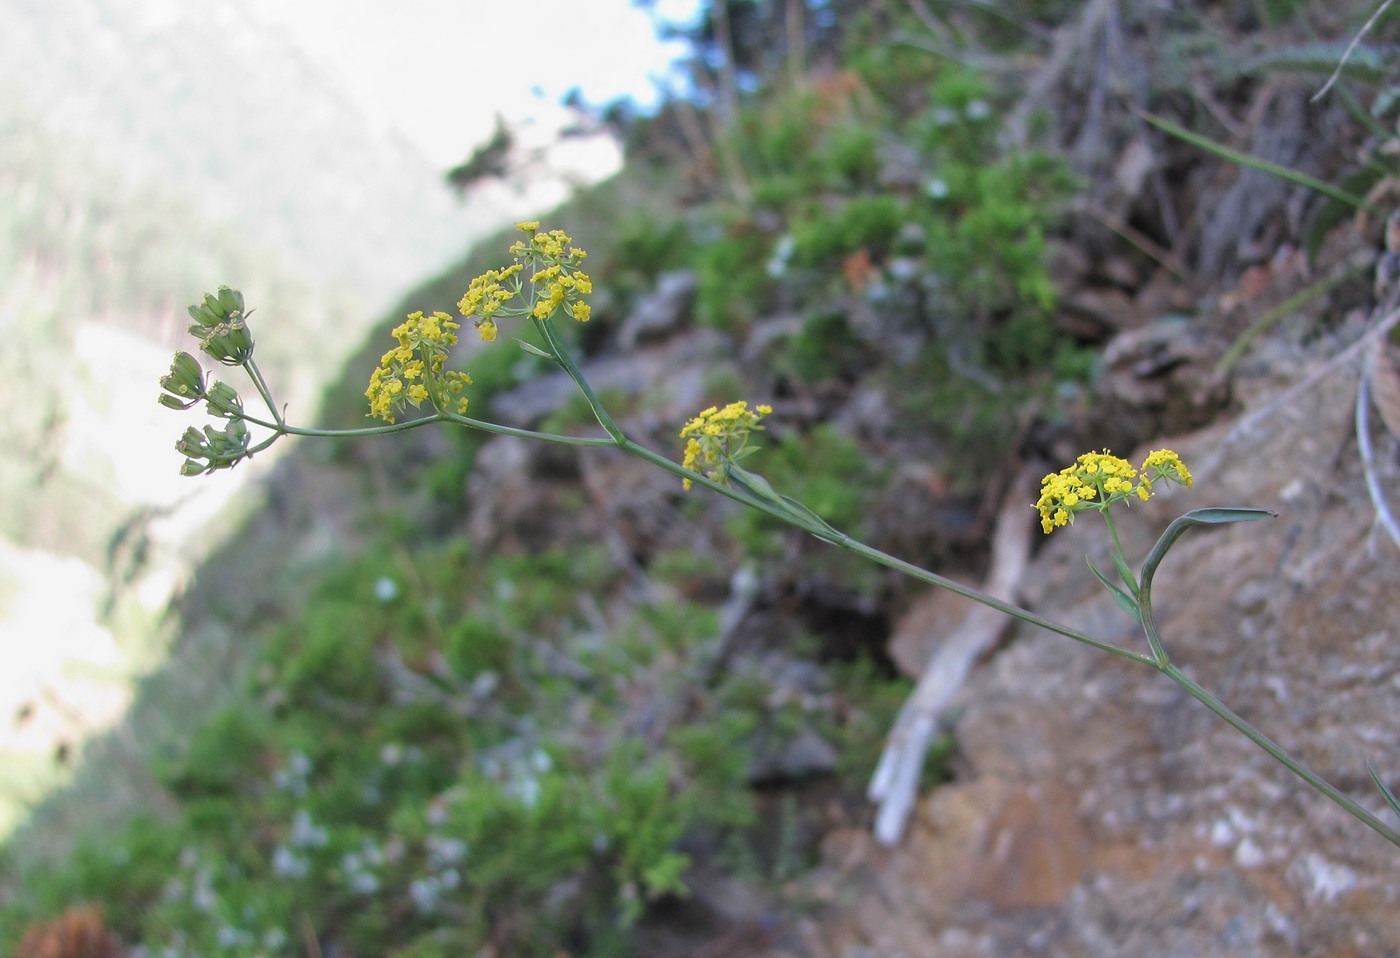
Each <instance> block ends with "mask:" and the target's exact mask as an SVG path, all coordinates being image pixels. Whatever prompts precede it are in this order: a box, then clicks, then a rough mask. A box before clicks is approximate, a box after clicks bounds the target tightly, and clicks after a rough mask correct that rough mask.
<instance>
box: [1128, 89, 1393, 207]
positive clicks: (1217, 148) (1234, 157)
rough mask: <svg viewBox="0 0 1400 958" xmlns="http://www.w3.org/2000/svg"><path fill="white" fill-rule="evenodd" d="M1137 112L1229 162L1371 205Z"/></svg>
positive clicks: (1337, 197) (1354, 204)
mask: <svg viewBox="0 0 1400 958" xmlns="http://www.w3.org/2000/svg"><path fill="white" fill-rule="evenodd" d="M1138 112H1139V115H1140V116H1142V118H1143V119H1144V120H1146V121H1147V122H1148V123H1151V124H1152V125H1153V126H1155V127H1157V128H1158V129H1159V130H1162V131H1163V132H1165V133H1168V134H1170V135H1171V136H1174V137H1177V138H1178V139H1181V140H1185V141H1186V142H1187V143H1190V144H1192V145H1193V146H1198V147H1200V148H1201V149H1203V150H1205V151H1207V152H1209V153H1214V154H1215V155H1216V156H1219V157H1221V158H1222V159H1226V160H1229V161H1230V162H1231V163H1238V164H1239V165H1240V166H1246V167H1249V168H1251V169H1255V170H1259V171H1260V172H1263V173H1270V174H1272V175H1274V176H1278V177H1281V178H1283V179H1285V180H1287V181H1289V182H1290V183H1296V184H1298V185H1299V186H1305V187H1307V188H1308V189H1312V190H1316V191H1317V192H1319V193H1321V194H1323V195H1324V196H1330V197H1332V199H1334V200H1337V201H1338V202H1340V203H1346V204H1348V205H1349V206H1351V207H1353V208H1355V209H1370V208H1371V204H1370V203H1367V202H1366V201H1365V200H1364V199H1361V198H1360V197H1357V196H1352V195H1351V194H1349V193H1347V192H1346V191H1344V190H1340V189H1338V188H1337V187H1335V186H1333V185H1332V184H1331V183H1327V182H1325V181H1323V180H1319V179H1318V178H1317V177H1315V176H1309V175H1308V174H1307V173H1303V172H1301V171H1299V170H1293V169H1289V168H1288V167H1286V166H1279V165H1278V164H1277V163H1270V162H1269V161H1268V160H1261V159H1260V158H1259V157H1257V156H1250V155H1249V154H1248V153H1241V152H1240V151H1239V150H1232V149H1230V148H1229V147H1228V146H1225V145H1223V144H1221V143H1217V142H1215V141H1214V140H1212V139H1210V138H1208V137H1204V136H1201V135H1200V134H1199V133H1192V132H1191V131H1190V130H1188V129H1186V128H1185V127H1182V126H1178V125H1177V124H1175V123H1173V122H1172V121H1171V120H1168V119H1166V118H1165V117H1160V116H1156V115H1155V114H1152V113H1148V112H1146V111H1138Z"/></svg>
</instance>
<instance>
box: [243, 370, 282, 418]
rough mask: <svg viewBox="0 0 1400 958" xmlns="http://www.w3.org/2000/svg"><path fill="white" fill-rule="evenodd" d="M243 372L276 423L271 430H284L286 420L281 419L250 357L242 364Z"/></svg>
mask: <svg viewBox="0 0 1400 958" xmlns="http://www.w3.org/2000/svg"><path fill="white" fill-rule="evenodd" d="M243 371H244V372H246V373H247V374H248V378H249V379H251V380H252V381H253V386H254V388H256V389H257V391H258V395H259V396H262V400H263V402H265V403H266V404H267V408H268V411H270V412H271V413H272V418H273V419H274V420H275V421H276V423H277V425H276V426H274V427H273V428H275V429H282V428H284V427H285V426H286V425H287V423H286V420H284V419H283V418H282V413H281V412H279V411H278V409H277V403H276V402H274V401H273V398H272V390H271V389H270V388H269V387H268V385H267V380H265V379H263V374H262V370H260V369H258V364H257V363H256V362H254V361H253V358H252V357H251V356H250V357H248V361H247V362H246V363H244V364H243Z"/></svg>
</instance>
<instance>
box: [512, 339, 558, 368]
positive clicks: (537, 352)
mask: <svg viewBox="0 0 1400 958" xmlns="http://www.w3.org/2000/svg"><path fill="white" fill-rule="evenodd" d="M516 342H517V343H519V344H520V348H521V349H523V350H525V352H527V353H529V354H530V355H531V356H538V357H540V358H541V359H548V360H549V361H550V362H552V363H553V362H558V360H557V359H555V358H554V355H553V354H552V353H547V352H545V351H544V350H543V349H540V347H538V346H535V345H533V344H531V343H527V342H525V340H523V339H517V340H516Z"/></svg>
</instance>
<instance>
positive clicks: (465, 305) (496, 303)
mask: <svg viewBox="0 0 1400 958" xmlns="http://www.w3.org/2000/svg"><path fill="white" fill-rule="evenodd" d="M523 268H524V267H522V266H521V265H520V264H519V263H514V264H512V265H510V266H507V267H506V268H505V269H488V270H487V271H486V272H484V273H482V274H481V275H480V276H478V277H477V278H476V279H474V280H472V281H471V283H470V285H468V286H467V291H466V293H464V294H463V295H462V298H461V300H460V301H458V303H457V309H458V310H460V311H461V313H462V315H463V316H464V317H466V318H467V319H471V318H472V317H473V316H475V317H477V320H476V329H477V332H479V333H480V334H481V338H482V339H484V340H485V341H486V342H488V343H489V342H491V341H493V340H494V339H495V338H496V323H495V321H494V320H492V319H491V317H492V316H494V315H495V314H496V313H497V312H499V311H500V309H501V307H502V306H504V305H505V304H506V303H508V302H509V301H510V300H511V299H513V298H514V297H516V296H518V295H519V294H520V279H519V278H518V276H519V273H520V271H521V269H523ZM507 283H509V284H510V285H505V284H507Z"/></svg>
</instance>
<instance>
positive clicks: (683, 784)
mask: <svg viewBox="0 0 1400 958" xmlns="http://www.w3.org/2000/svg"><path fill="white" fill-rule="evenodd" d="M389 555H398V556H400V557H403V558H406V559H407V563H408V567H410V568H411V569H412V570H414V571H413V574H412V575H405V574H403V573H402V572H401V571H400V570H401V569H402V568H404V563H403V562H402V561H400V562H394V561H391V560H388V559H386V556H389ZM674 574H675V575H677V576H682V577H684V576H689V575H690V574H692V573H691V571H690V570H688V569H686V568H677V569H676V570H675V573H674ZM618 577H619V573H618V571H617V570H616V569H615V568H614V567H613V566H612V565H611V563H609V562H608V561H607V560H606V557H605V556H604V555H603V554H602V553H600V552H598V551H596V550H591V549H582V550H570V551H568V552H565V551H555V552H546V553H544V554H538V555H524V554H508V553H507V554H498V555H493V556H482V555H477V554H476V553H475V552H474V550H472V549H471V548H470V547H469V546H468V545H467V544H465V543H464V542H462V541H460V540H449V541H446V542H443V543H440V544H439V545H436V546H433V547H430V548H422V549H417V550H414V549H410V548H409V547H408V546H406V545H404V544H401V543H399V544H395V543H393V542H389V541H383V542H379V543H374V544H372V545H371V547H370V548H368V549H366V550H365V551H364V553H363V554H362V555H361V556H359V557H357V558H351V559H347V560H344V561H342V562H339V563H337V564H335V565H334V566H333V567H331V568H328V569H326V570H325V573H324V575H323V576H322V577H321V584H320V585H319V587H318V588H317V589H316V590H315V593H314V594H313V595H311V596H309V597H307V601H306V602H305V606H304V608H303V610H302V611H301V612H300V614H298V615H296V616H294V617H293V618H291V619H290V620H288V621H286V622H285V623H282V624H280V625H276V626H273V627H271V629H270V634H269V635H268V636H266V638H259V637H256V636H254V637H252V638H253V639H254V640H255V641H257V642H258V643H259V645H260V647H261V649H262V651H261V652H260V653H259V654H258V655H257V656H256V660H255V661H254V663H253V665H252V668H251V669H250V674H251V676H252V678H251V679H250V681H249V684H248V687H247V688H246V690H245V693H244V695H243V696H242V699H241V700H240V701H239V702H237V703H236V704H235V705H233V706H231V707H228V708H226V709H224V710H223V711H221V712H219V713H218V714H216V715H214V716H213V717H212V718H210V719H209V720H208V721H206V722H205V723H203V724H202V725H201V726H199V727H197V728H195V729H193V730H192V731H190V732H188V733H187V734H183V735H181V736H178V737H176V736H172V737H170V739H169V740H168V741H166V742H164V743H163V745H162V747H161V749H160V752H159V754H160V758H158V760H157V761H156V771H157V774H158V776H159V778H160V780H161V782H162V784H163V785H164V787H165V789H166V790H167V792H168V793H169V794H170V795H171V796H173V797H174V798H175V799H176V801H177V809H178V810H177V811H176V812H175V814H174V816H173V818H170V819H156V818H150V817H142V818H140V819H136V820H133V821H132V822H131V823H130V824H129V825H128V826H127V827H126V828H125V830H124V831H123V832H122V833H121V834H119V835H110V834H109V835H103V836H100V837H94V838H93V839H92V840H90V841H88V842H86V843H84V844H83V845H81V846H80V847H79V849H78V851H77V852H76V853H75V854H74V855H73V856H72V857H71V858H70V860H69V861H68V862H67V863H66V864H65V865H63V866H62V867H59V868H57V869H52V870H50V869H43V868H35V869H34V870H32V871H30V872H27V873H26V874H24V875H23V876H22V879H23V881H22V884H23V889H24V890H23V892H22V893H20V894H18V895H16V896H15V897H14V898H12V899H11V900H9V901H7V902H6V904H5V906H4V907H3V908H0V939H3V940H14V939H16V938H17V937H18V935H19V932H20V931H21V930H22V928H23V927H24V925H25V924H26V922H27V921H29V920H30V919H32V918H35V917H38V916H43V915H47V914H52V913H55V912H56V911H58V910H61V908H62V907H63V905H64V904H65V903H66V902H70V901H72V900H73V899H74V896H79V897H81V898H83V899H85V900H89V901H94V902H97V903H100V904H101V905H102V906H104V908H105V911H106V914H107V915H108V918H109V921H110V922H111V924H112V925H113V927H114V929H115V930H116V931H117V932H118V933H119V934H121V935H122V936H123V937H124V938H125V940H127V941H133V942H135V941H139V942H142V943H144V944H145V945H146V946H147V947H149V948H151V949H152V950H154V951H159V950H160V949H166V948H169V949H174V950H173V951H172V952H171V953H173V954H190V955H195V954H197V955H219V954H251V953H255V952H256V953H261V954H268V955H294V954H300V953H301V950H300V949H301V948H302V947H303V944H302V941H301V934H302V933H301V932H300V931H299V930H300V929H306V928H314V929H315V930H316V934H317V935H318V936H319V937H320V939H321V940H322V941H324V942H327V943H329V942H336V943H338V944H340V945H341V946H343V947H347V948H350V949H351V950H352V951H354V952H355V953H360V954H400V953H403V954H422V955H443V956H447V955H455V954H461V953H463V949H466V952H467V953H474V952H475V950H476V949H479V948H481V947H484V946H485V945H486V944H487V943H492V944H494V946H495V947H497V948H498V949H500V950H499V951H498V953H499V954H503V955H534V954H541V953H545V952H550V951H553V950H556V949H558V948H561V947H565V946H566V945H567V947H568V948H570V950H571V952H572V953H574V954H597V955H605V954H625V953H627V952H626V944H625V942H626V938H625V935H624V934H623V931H624V930H625V929H626V927H627V926H628V925H629V924H631V923H632V922H633V921H635V920H636V919H637V918H638V917H639V916H640V915H641V914H642V912H643V910H644V909H645V907H646V905H647V903H648V902H650V901H653V900H655V899H656V898H657V897H659V896H665V895H678V894H684V892H685V886H684V873H685V869H686V867H687V863H688V859H687V857H686V856H685V855H684V854H682V853H681V852H680V851H679V850H678V847H679V845H680V842H681V839H682V838H683V837H685V836H686V835H693V834H695V833H696V832H697V831H700V832H710V833H715V834H723V833H725V832H726V831H732V830H734V829H740V830H741V831H740V834H742V829H743V827H744V826H746V825H747V824H748V823H749V822H750V821H752V816H753V805H752V797H751V793H750V791H749V785H748V780H747V768H748V762H749V756H750V748H751V746H752V742H753V740H754V734H755V731H756V730H757V729H759V728H760V727H766V726H774V723H777V725H776V726H775V727H777V728H778V729H779V730H780V732H781V731H782V730H784V729H785V730H786V731H787V732H791V730H792V729H793V728H794V727H795V726H794V724H793V722H794V720H793V718H792V717H791V716H789V717H788V718H785V719H784V718H782V717H781V715H780V712H781V711H782V710H781V709H779V710H778V711H774V706H772V705H771V704H770V702H769V699H770V698H771V697H772V696H771V692H768V691H766V689H767V688H768V687H767V685H766V684H765V680H764V679H762V678H760V677H757V676H755V675H746V676H744V677H742V678H730V679H722V680H721V681H720V682H719V684H718V685H713V684H710V683H709V682H708V680H707V679H706V678H705V676H706V675H707V667H708V663H709V662H710V659H711V656H712V655H713V649H712V639H713V635H714V629H715V616H714V613H713V612H712V611H711V610H710V609H709V608H708V607H705V606H701V605H696V604H693V603H689V602H686V601H684V600H673V601H666V602H652V603H646V602H643V603H641V604H638V605H636V606H634V607H630V608H628V609H627V610H625V611H622V612H619V613H617V617H616V618H615V619H613V618H612V617H611V616H610V617H609V618H608V620H607V621H605V622H603V621H599V620H598V618H597V616H598V614H600V613H598V612H597V610H593V611H591V612H590V610H589V609H588V608H587V607H586V606H585V605H584V604H582V603H581V602H580V598H579V597H580V596H581V595H593V596H603V595H606V594H608V593H609V592H610V590H612V589H614V588H615V587H617V586H618V585H619V584H620V583H619V579H618ZM736 683H737V684H736ZM862 687H866V688H878V687H880V683H879V682H877V681H872V682H865V683H863V684H862ZM743 689H748V691H747V692H744V691H743ZM677 709H680V710H682V711H679V712H678V711H676V710H677ZM863 727H864V728H865V730H866V731H867V732H869V733H871V734H874V733H875V731H876V730H877V729H878V728H879V725H878V723H870V724H868V725H867V726H863ZM872 741H873V739H872ZM864 744H865V745H866V747H867V748H868V747H869V745H870V744H871V743H870V742H866V743H864ZM11 877H15V876H11ZM404 949H407V950H404Z"/></svg>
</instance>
